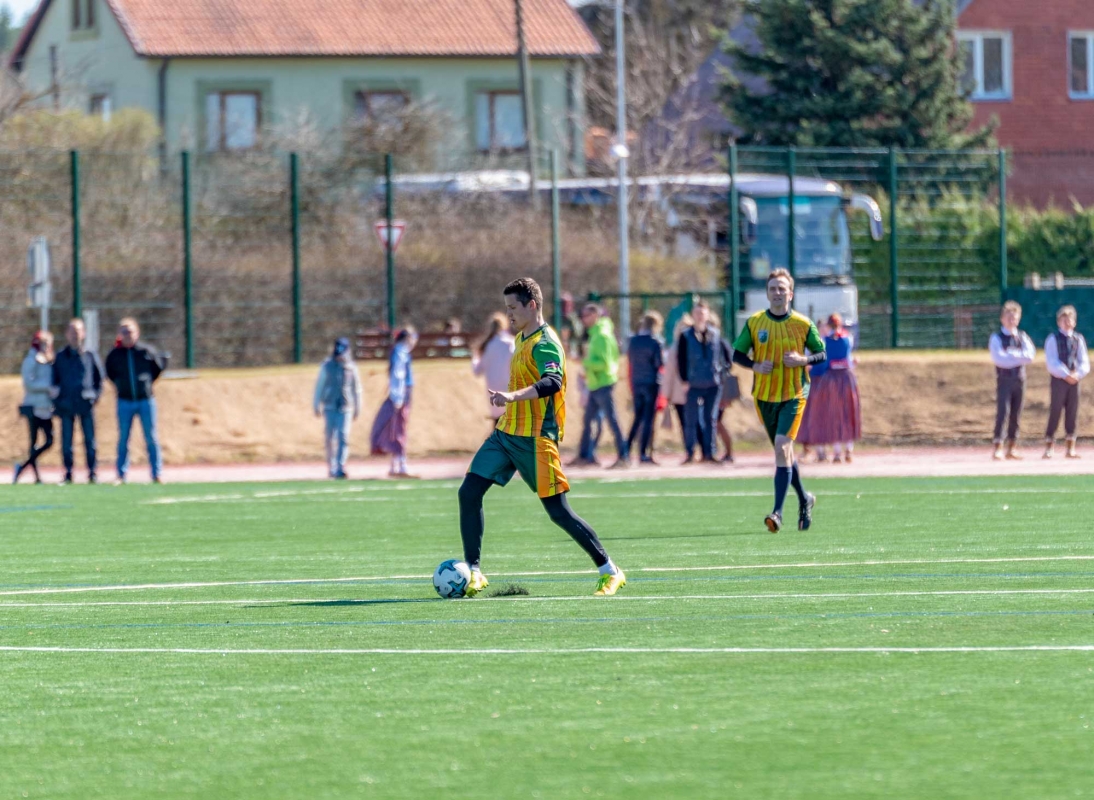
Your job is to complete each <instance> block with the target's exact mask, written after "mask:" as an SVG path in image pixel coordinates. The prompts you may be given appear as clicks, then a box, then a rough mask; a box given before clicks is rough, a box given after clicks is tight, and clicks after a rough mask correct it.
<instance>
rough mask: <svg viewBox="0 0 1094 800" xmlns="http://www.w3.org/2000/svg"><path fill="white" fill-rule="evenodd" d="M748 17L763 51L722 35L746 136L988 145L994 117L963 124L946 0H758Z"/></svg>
mask: <svg viewBox="0 0 1094 800" xmlns="http://www.w3.org/2000/svg"><path fill="white" fill-rule="evenodd" d="M750 14H751V15H752V19H753V21H754V23H755V32H756V35H757V37H758V39H759V42H760V47H759V49H758V50H756V49H755V48H752V49H750V48H749V47H747V46H745V45H742V44H740V43H737V42H734V41H731V40H729V39H728V38H727V39H726V40H725V41H724V47H725V50H726V52H727V53H728V54H729V55H730V56H731V57H732V59H733V61H734V72H733V73H732V74H730V75H727V78H726V81H725V85H724V86H723V89H722V101H723V103H724V106H725V108H726V111H727V113H728V115H729V117H730V119H731V120H732V121H733V122H734V123H735V124H736V125H737V126H739V127H740V128H741V129H742V130H743V131H744V135H743V136H742V137H741V138H742V141H744V142H750V143H755V144H766V145H799V146H806V147H888V146H890V145H893V146H896V147H901V148H946V149H949V148H963V147H982V146H985V145H987V144H989V143H990V140H991V136H992V131H993V130H994V124H993V125H989V126H987V127H985V128H981V129H980V130H970V129H969V124H970V123H971V121H972V113H973V110H972V106H971V105H970V104H969V102H968V100H967V97H966V96H965V95H964V93H963V92H962V90H961V88H960V74H961V64H960V60H959V57H958V51H957V48H956V46H955V40H954V28H955V25H956V15H955V13H954V6H953V2H952V0H763V2H762V3H755V4H753V6H752V8H751V10H750ZM750 77H751V79H750ZM755 79H759V80H755Z"/></svg>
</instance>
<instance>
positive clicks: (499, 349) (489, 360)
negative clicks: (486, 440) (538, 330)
mask: <svg viewBox="0 0 1094 800" xmlns="http://www.w3.org/2000/svg"><path fill="white" fill-rule="evenodd" d="M514 346H515V340H514V339H513V334H511V333H509V320H507V319H506V318H505V315H504V314H502V313H497V314H494V315H493V316H491V317H490V326H489V328H488V329H487V333H486V338H485V339H483V340H482V342H481V343H480V344H479V346H478V347H476V348H475V354H474V355H473V356H471V371H472V372H473V373H475V374H476V375H478V376H479V377H480V378H485V379H486V403H487V405H488V406H489V407H490V417H491V418H492V419H493V420H494V421H495V422H496V421H497V420H498V419H500V418H501V415H502V414H503V413H505V408H504V407H503V406H496V405H494V404H493V403H491V402H490V394H491V393H492V392H506V391H508V390H509V362H510V361H512V360H513V348H514Z"/></svg>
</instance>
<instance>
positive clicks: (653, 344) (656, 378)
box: [627, 311, 665, 464]
mask: <svg viewBox="0 0 1094 800" xmlns="http://www.w3.org/2000/svg"><path fill="white" fill-rule="evenodd" d="M663 325H664V323H663V322H662V319H661V315H660V314H658V313H657V312H656V311H648V312H646V314H645V315H644V316H643V317H642V326H641V327H640V328H639V329H638V333H637V334H636V335H634V336H632V337H631V340H630V343H629V344H628V346H627V363H628V365H629V367H630V373H631V395H632V396H633V397H634V422H632V423H631V431H630V433H629V434H628V435H627V454H628V455H629V454H630V452H631V448H632V447H633V446H634V440H635V438H636V437H637V438H638V460H639V462H640V463H642V464H656V463H657V462H656V461H654V459H653V420H654V417H655V416H656V414H657V395H658V394H659V392H660V390H661V367H663V366H664V364H665V359H664V354H663V352H662V344H661V338H660V333H661V328H662V327H663Z"/></svg>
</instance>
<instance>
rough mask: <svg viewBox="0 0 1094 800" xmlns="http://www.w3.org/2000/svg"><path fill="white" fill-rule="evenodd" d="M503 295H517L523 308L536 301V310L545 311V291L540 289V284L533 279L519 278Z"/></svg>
mask: <svg viewBox="0 0 1094 800" xmlns="http://www.w3.org/2000/svg"><path fill="white" fill-rule="evenodd" d="M502 294H503V295H506V296H508V295H515V296H516V298H517V300H519V301H520V304H521V305H522V306H526V305H528V304H529V303H530V302H532V301H533V300H535V301H536V308H538V309H540V310H542V309H543V290H542V289H540V288H539V284H538V283H536V282H535V281H534V280H532V279H531V278H517V279H516V280H515V281H513V282H512V283H510V284H509V285H508V286H506V287H505V291H504V292H502Z"/></svg>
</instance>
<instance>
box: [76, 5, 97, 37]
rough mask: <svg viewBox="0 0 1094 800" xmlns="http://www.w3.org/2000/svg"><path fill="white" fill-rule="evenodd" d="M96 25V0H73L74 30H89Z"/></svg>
mask: <svg viewBox="0 0 1094 800" xmlns="http://www.w3.org/2000/svg"><path fill="white" fill-rule="evenodd" d="M94 27H95V0H72V30H74V31H89V30H91V29H93V28H94Z"/></svg>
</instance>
